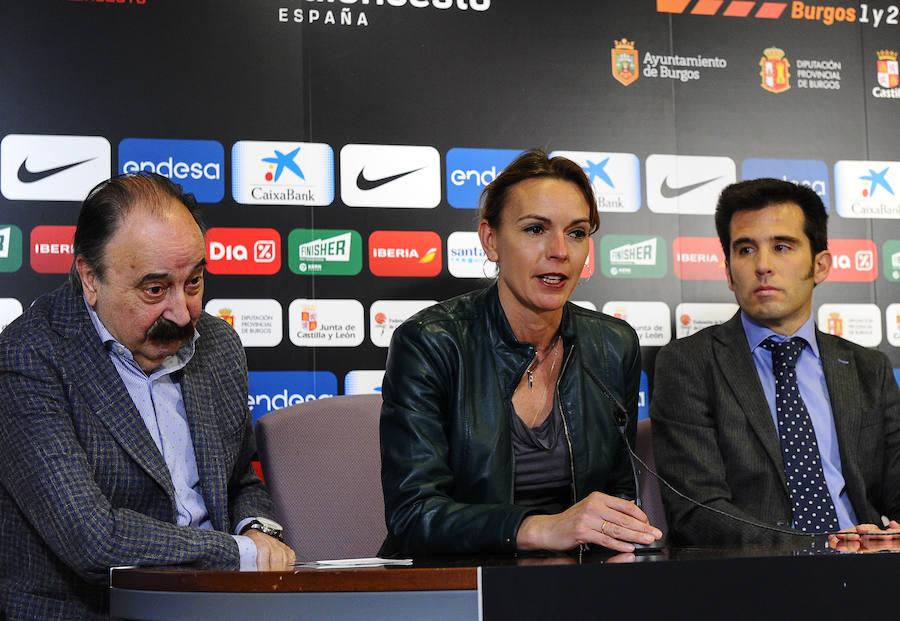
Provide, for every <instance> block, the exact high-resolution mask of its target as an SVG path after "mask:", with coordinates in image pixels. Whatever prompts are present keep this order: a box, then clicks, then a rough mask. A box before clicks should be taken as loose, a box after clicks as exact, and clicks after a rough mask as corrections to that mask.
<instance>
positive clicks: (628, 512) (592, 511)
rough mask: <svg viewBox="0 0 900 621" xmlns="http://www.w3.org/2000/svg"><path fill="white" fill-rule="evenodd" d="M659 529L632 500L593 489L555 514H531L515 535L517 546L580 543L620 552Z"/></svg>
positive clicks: (551, 547)
mask: <svg viewBox="0 0 900 621" xmlns="http://www.w3.org/2000/svg"><path fill="white" fill-rule="evenodd" d="M661 537H662V532H661V531H660V530H659V529H658V528H655V527H653V526H651V525H650V522H649V520H648V519H647V516H646V515H645V514H644V512H643V511H641V510H640V509H638V508H637V507H636V506H635V504H634V503H633V502H630V501H628V500H624V499H622V498H618V497H616V496H608V495H607V494H602V493H600V492H592V493H591V494H590V495H589V496H588V497H587V498H585V499H583V500H581V501H580V502H577V503H575V504H574V505H572V506H571V507H569V508H568V509H566V510H565V511H563V512H562V513H557V514H555V515H530V516H528V517H526V518H525V519H524V520H522V524H521V525H520V526H519V532H518V534H517V535H516V546H517V547H518V548H519V549H520V550H571V549H572V548H574V547H575V546H577V545H579V544H582V543H593V544H597V545H601V546H603V547H605V548H609V549H610V550H617V551H619V552H632V551H634V546H633V545H632V542H633V543H652V542H654V541H656V540H657V539H660V538H661Z"/></svg>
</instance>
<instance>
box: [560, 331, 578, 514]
mask: <svg viewBox="0 0 900 621" xmlns="http://www.w3.org/2000/svg"><path fill="white" fill-rule="evenodd" d="M573 351H575V346H574V345H572V346H571V347H569V353H568V354H566V359H565V361H564V362H563V365H562V367H560V369H559V376H558V377H557V378H556V397H555V398H556V402H557V403H559V413H560V416H562V421H563V433H564V434H566V444H568V445H569V472H570V474H571V475H572V502H573V504H574V502H575V501H576V499H577V498H578V490H577V489H576V488H575V454H574V453H573V452H572V438H570V437H569V423H568V422H567V421H566V410H565V408H564V407H563V404H562V401H561V400H560V398H559V383H560V382H561V381H562V376H563V373H564V372H565V370H566V367H567V366H568V365H569V360H570V359H571V358H572V352H573Z"/></svg>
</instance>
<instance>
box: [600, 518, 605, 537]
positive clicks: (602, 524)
mask: <svg viewBox="0 0 900 621" xmlns="http://www.w3.org/2000/svg"><path fill="white" fill-rule="evenodd" d="M605 526H606V520H603V521H602V522H601V523H600V534H601V535H605V534H606V533H605V532H603V528H604V527H605Z"/></svg>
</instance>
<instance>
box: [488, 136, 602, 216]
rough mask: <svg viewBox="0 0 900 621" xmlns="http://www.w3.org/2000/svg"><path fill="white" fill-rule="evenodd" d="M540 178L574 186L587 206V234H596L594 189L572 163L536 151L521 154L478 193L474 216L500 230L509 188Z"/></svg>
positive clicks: (582, 172) (585, 176)
mask: <svg viewBox="0 0 900 621" xmlns="http://www.w3.org/2000/svg"><path fill="white" fill-rule="evenodd" d="M540 177H548V178H551V179H559V180H560V181H569V182H570V183H574V184H575V186H576V187H577V188H578V191H579V192H581V195H582V196H584V200H585V201H586V202H587V205H588V211H589V213H590V216H589V220H590V228H591V233H593V232H594V231H596V230H597V228H598V227H599V226H600V215H599V214H598V213H597V201H596V199H595V198H594V188H593V187H592V186H591V182H590V181H589V180H588V178H587V175H585V174H584V170H583V169H582V168H581V166H579V165H578V164H576V163H575V162H573V161H572V160H569V159H566V158H564V157H560V156H557V157H554V158H550V157H547V154H546V153H544V152H543V151H541V150H540V149H532V150H531V151H525V152H524V153H522V155H520V156H519V157H517V158H516V159H515V161H513V162H512V163H511V164H510V165H509V166H507V167H506V168H505V169H504V170H503V172H501V173H500V174H499V175H497V177H496V178H495V179H494V180H493V181H491V182H490V183H489V184H488V185H487V187H485V188H484V191H482V193H481V208H480V210H479V212H478V215H479V216H480V217H481V218H482V219H484V220H487V222H488V224H490V225H491V228H493V229H498V228H500V220H501V216H502V215H503V208H504V207H505V206H506V195H507V194H508V192H509V188H511V187H512V186H514V185H515V184H517V183H519V182H520V181H525V180H526V179H536V178H540Z"/></svg>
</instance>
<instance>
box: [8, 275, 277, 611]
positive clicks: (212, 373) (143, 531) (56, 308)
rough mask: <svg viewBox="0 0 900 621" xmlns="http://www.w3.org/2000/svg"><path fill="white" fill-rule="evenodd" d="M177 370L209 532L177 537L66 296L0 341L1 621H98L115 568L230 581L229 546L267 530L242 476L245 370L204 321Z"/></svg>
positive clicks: (103, 366) (126, 417)
mask: <svg viewBox="0 0 900 621" xmlns="http://www.w3.org/2000/svg"><path fill="white" fill-rule="evenodd" d="M197 331H198V332H199V333H200V338H199V339H198V340H197V342H196V351H195V353H194V356H193V358H192V359H191V360H190V362H189V363H188V364H187V366H185V368H184V369H183V370H182V373H183V376H182V379H181V387H182V393H183V396H184V405H185V410H186V413H187V418H188V422H189V426H190V431H191V439H192V441H193V446H194V451H195V453H196V458H197V468H198V471H199V476H200V486H201V488H202V494H203V500H204V502H205V503H206V508H207V510H208V512H209V517H210V520H211V521H212V524H213V527H214V528H215V530H212V531H205V530H200V529H197V528H190V527H184V526H176V525H175V519H176V517H175V516H176V509H175V496H174V489H173V486H172V480H171V477H170V475H169V471H168V468H167V467H166V463H165V460H164V459H163V457H162V455H161V454H160V452H159V450H158V449H157V448H156V445H155V444H154V443H153V440H152V439H151V437H150V433H149V432H148V431H147V428H146V426H145V425H144V423H143V421H142V419H141V417H140V414H139V413H138V411H137V409H136V408H135V406H134V403H133V402H132V400H131V397H130V396H129V395H128V392H127V390H126V389H125V386H124V384H123V383H122V380H121V378H120V377H119V375H118V373H117V372H116V370H115V368H114V367H113V365H112V363H111V362H110V360H109V356H108V354H107V352H106V351H105V349H104V347H103V344H102V343H101V341H100V337H99V336H98V335H97V331H96V330H95V329H94V326H93V324H92V323H91V321H90V318H89V316H88V313H87V310H86V309H85V306H84V300H83V298H82V297H81V295H80V294H79V295H76V294H73V293H72V292H71V290H70V289H69V288H68V285H65V286H63V287H61V288H59V289H57V290H56V291H54V292H53V293H50V294H48V295H45V296H42V297H40V298H38V300H37V301H35V303H34V305H33V306H32V307H31V308H29V309H28V310H27V311H25V313H24V314H23V316H22V317H20V318H19V319H18V320H16V321H15V322H14V323H12V324H11V325H10V326H9V327H8V328H7V329H6V330H4V332H3V334H2V335H0V618H2V617H3V615H4V614H5V615H6V618H7V619H10V620H12V619H64V618H65V619H68V618H85V617H89V618H93V617H94V616H96V615H102V614H104V613H105V611H106V609H107V605H108V602H107V591H108V587H107V584H106V583H107V573H108V572H107V570H108V568H109V567H111V566H115V565H166V564H175V563H178V564H187V565H192V566H195V567H203V568H207V567H208V568H222V569H237V568H238V566H239V554H238V547H237V544H236V543H235V541H234V539H233V538H232V537H231V535H230V534H229V533H232V532H233V530H232V529H233V527H234V525H235V524H237V523H238V522H239V521H240V520H241V519H243V518H245V517H251V516H260V515H261V516H268V517H274V516H273V509H272V504H271V500H270V499H269V497H268V494H267V492H266V490H265V488H264V487H263V485H262V483H261V482H260V480H259V479H258V478H257V477H256V475H255V474H254V473H253V469H252V467H251V464H250V459H251V456H252V455H253V453H254V451H255V446H254V444H253V434H252V432H251V428H250V413H249V411H248V410H247V367H246V362H245V358H244V352H243V349H242V348H241V344H240V340H239V339H238V336H237V334H236V333H235V332H234V330H232V329H231V328H230V327H229V326H228V325H227V324H225V323H224V322H223V321H221V320H219V319H215V318H213V317H211V316H209V315H207V314H205V313H204V314H203V315H202V316H201V318H200V320H199V321H198V323H197Z"/></svg>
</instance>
